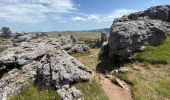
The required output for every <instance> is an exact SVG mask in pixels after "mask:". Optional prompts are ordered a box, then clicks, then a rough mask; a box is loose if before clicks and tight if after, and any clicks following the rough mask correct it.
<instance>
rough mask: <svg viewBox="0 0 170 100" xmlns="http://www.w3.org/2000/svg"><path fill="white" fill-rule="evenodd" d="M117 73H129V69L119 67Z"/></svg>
mask: <svg viewBox="0 0 170 100" xmlns="http://www.w3.org/2000/svg"><path fill="white" fill-rule="evenodd" d="M118 72H120V73H126V72H129V68H128V67H120V68H119V69H118Z"/></svg>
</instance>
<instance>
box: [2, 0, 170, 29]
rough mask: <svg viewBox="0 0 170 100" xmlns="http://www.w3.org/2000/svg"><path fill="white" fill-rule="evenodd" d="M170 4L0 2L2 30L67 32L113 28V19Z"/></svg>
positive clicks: (154, 0)
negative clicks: (5, 27)
mask: <svg viewBox="0 0 170 100" xmlns="http://www.w3.org/2000/svg"><path fill="white" fill-rule="evenodd" d="M160 4H170V0H0V27H2V26H7V27H10V28H11V30H12V31H27V32H28V31H67V30H90V29H99V28H107V27H110V26H111V24H112V21H113V20H114V18H117V17H120V16H122V15H125V14H129V13H132V12H136V11H140V10H144V9H146V8H148V7H151V6H155V5H160Z"/></svg>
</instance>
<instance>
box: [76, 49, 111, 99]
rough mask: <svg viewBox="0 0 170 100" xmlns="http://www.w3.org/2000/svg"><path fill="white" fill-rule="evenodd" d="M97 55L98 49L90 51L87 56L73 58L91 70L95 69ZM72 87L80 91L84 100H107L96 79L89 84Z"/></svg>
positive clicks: (77, 55) (81, 55)
mask: <svg viewBox="0 0 170 100" xmlns="http://www.w3.org/2000/svg"><path fill="white" fill-rule="evenodd" d="M98 53H99V49H91V53H89V54H74V55H73V56H74V57H75V58H76V59H78V60H79V61H81V62H82V63H83V64H84V65H85V66H87V67H89V68H91V69H96V65H97V63H98V56H97V55H98ZM74 86H75V87H76V88H77V89H79V90H81V91H82V93H83V94H84V97H85V100H108V98H107V96H106V94H105V92H104V90H103V89H102V87H101V85H100V84H99V80H98V79H97V78H96V79H95V78H94V79H93V80H92V81H91V83H78V84H75V85H74Z"/></svg>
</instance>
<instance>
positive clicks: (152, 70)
mask: <svg viewBox="0 0 170 100" xmlns="http://www.w3.org/2000/svg"><path fill="white" fill-rule="evenodd" d="M133 57H136V58H143V59H144V61H142V62H137V61H136V62H133V63H132V64H133V65H135V66H137V67H139V68H140V69H141V70H135V69H132V70H131V72H129V73H126V74H122V73H121V74H118V77H119V78H121V79H123V80H125V81H128V82H130V83H131V84H132V92H133V98H134V100H163V99H170V85H169V84H170V37H168V38H167V39H166V41H165V42H164V43H163V44H161V45H159V46H147V47H146V49H145V50H144V52H140V53H136V54H135V55H134V56H133ZM153 62H154V63H153ZM162 62H163V63H162ZM164 62H166V63H164ZM132 64H131V63H129V64H126V66H129V67H132Z"/></svg>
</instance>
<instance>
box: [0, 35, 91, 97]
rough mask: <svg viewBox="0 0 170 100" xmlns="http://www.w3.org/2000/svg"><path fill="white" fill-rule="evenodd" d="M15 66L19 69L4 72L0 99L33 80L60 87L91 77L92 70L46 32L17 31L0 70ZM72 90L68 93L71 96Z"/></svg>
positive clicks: (42, 85)
mask: <svg viewBox="0 0 170 100" xmlns="http://www.w3.org/2000/svg"><path fill="white" fill-rule="evenodd" d="M13 67H16V68H18V70H15V69H13V70H10V71H9V72H8V73H9V75H7V76H2V74H1V77H2V78H0V99H2V98H6V97H9V96H11V95H14V94H16V93H18V92H20V91H21V89H22V87H24V86H26V85H29V84H30V83H29V82H30V81H32V82H34V83H35V84H37V85H39V86H40V87H42V88H46V89H48V88H51V89H56V90H57V89H62V87H63V86H65V85H69V84H71V83H73V82H82V81H89V80H90V79H91V78H92V72H91V70H90V69H89V68H87V67H85V66H84V65H83V64H82V63H81V62H79V61H78V60H76V59H75V58H74V57H72V56H70V55H69V54H68V53H67V52H66V51H65V50H63V49H62V46H61V43H60V41H59V40H58V41H57V40H54V41H52V40H48V38H47V35H45V34H43V33H36V34H28V33H17V35H16V36H15V38H14V46H13V47H10V48H8V49H6V50H5V51H3V52H2V53H0V69H1V70H0V73H3V71H4V70H7V69H12V68H13ZM73 90H74V91H76V90H75V89H70V90H68V91H66V92H67V93H65V94H66V95H70V96H71V95H72V93H73V92H74V91H73ZM77 91H78V90H77ZM77 91H76V93H77ZM69 93H71V94H69ZM81 97H82V96H81ZM63 98H64V97H63ZM63 100H68V99H63ZM75 100H77V99H75Z"/></svg>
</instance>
